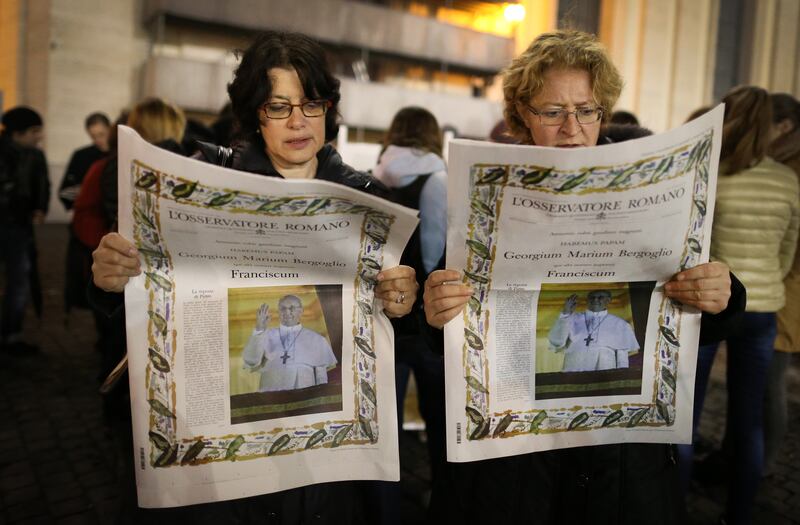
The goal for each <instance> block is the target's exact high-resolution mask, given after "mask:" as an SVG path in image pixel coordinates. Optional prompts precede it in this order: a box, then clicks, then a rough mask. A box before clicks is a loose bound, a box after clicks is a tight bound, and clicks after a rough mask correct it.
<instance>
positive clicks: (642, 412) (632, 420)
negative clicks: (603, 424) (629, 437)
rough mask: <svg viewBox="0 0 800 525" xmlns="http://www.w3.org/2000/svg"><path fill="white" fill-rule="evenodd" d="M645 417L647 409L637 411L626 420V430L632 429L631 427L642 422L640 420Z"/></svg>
mask: <svg viewBox="0 0 800 525" xmlns="http://www.w3.org/2000/svg"><path fill="white" fill-rule="evenodd" d="M645 415H647V409H646V408H642V409H640V410H638V411H637V412H636V413H635V414H633V415H632V416H631V418H630V419H629V420H628V425H627V426H628V428H633V427H635V426H637V425H638V424H639V423H640V422H641V421H642V418H643V417H644V416H645Z"/></svg>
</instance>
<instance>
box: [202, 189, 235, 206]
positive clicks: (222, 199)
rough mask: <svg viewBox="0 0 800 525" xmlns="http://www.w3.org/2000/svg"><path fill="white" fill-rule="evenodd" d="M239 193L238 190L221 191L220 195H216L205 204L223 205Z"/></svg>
mask: <svg viewBox="0 0 800 525" xmlns="http://www.w3.org/2000/svg"><path fill="white" fill-rule="evenodd" d="M238 194H239V192H238V191H232V192H230V193H223V194H222V195H217V196H216V197H214V198H213V199H211V200H210V201H208V202H207V203H206V206H224V205H226V204H228V203H229V202H231V201H232V200H233V199H235V198H236V196H237V195H238Z"/></svg>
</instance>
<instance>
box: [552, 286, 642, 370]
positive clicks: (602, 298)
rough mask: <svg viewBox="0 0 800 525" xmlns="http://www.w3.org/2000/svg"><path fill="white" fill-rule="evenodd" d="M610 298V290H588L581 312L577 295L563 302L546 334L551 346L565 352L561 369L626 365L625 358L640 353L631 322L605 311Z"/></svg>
mask: <svg viewBox="0 0 800 525" xmlns="http://www.w3.org/2000/svg"><path fill="white" fill-rule="evenodd" d="M611 297H612V295H611V291H609V290H592V291H590V292H589V293H588V294H587V296H586V311H583V312H576V311H575V310H576V307H577V305H578V295H577V294H572V295H570V296H569V297H567V299H566V301H564V307H563V309H562V310H561V313H560V314H559V316H558V318H557V319H556V320H555V322H554V323H553V326H552V328H551V329H550V333H549V334H548V336H547V338H548V341H549V343H550V344H549V346H550V349H551V350H552V351H554V352H556V353H559V352H563V353H564V366H563V368H562V370H561V371H562V372H588V371H594V370H611V369H616V368H628V358H629V357H630V356H632V355H634V354H636V353H638V352H639V343H638V341H637V340H636V335H635V334H634V331H633V328H632V327H631V325H630V324H629V323H628V322H627V321H626V320H625V319H622V318H621V317H618V316H616V315H614V314H612V313H609V312H608V303H609V302H611Z"/></svg>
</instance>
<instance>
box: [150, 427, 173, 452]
mask: <svg viewBox="0 0 800 525" xmlns="http://www.w3.org/2000/svg"><path fill="white" fill-rule="evenodd" d="M147 435H148V436H150V441H152V442H153V445H155V447H156V448H157V449H158V450H162V451H163V450H167V449H168V448H169V446H170V443H169V441H167V438H165V437H164V436H162V435H161V434H159V433H158V432H156V431H154V430H151V431H150V432H148V433H147Z"/></svg>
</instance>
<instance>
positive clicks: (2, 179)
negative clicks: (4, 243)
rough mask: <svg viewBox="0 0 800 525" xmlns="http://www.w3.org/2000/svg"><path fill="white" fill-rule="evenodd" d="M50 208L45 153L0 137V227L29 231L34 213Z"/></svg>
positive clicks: (45, 211) (2, 136) (5, 137)
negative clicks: (27, 229) (1, 225)
mask: <svg viewBox="0 0 800 525" xmlns="http://www.w3.org/2000/svg"><path fill="white" fill-rule="evenodd" d="M49 204H50V179H49V177H48V174H47V159H45V157H44V153H42V151H41V150H39V149H37V148H27V147H24V146H19V145H17V144H14V143H13V142H12V141H11V139H10V138H8V136H6V135H0V224H4V225H5V224H9V225H11V224H13V225H15V226H23V227H30V226H31V224H32V218H33V212H34V211H37V210H38V211H42V212H44V213H47V209H48V206H49Z"/></svg>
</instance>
